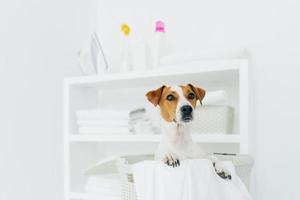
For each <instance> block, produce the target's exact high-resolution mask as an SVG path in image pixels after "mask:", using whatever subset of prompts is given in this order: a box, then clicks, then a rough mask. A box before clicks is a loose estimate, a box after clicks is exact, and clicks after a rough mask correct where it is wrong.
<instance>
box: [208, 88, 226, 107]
mask: <svg viewBox="0 0 300 200" xmlns="http://www.w3.org/2000/svg"><path fill="white" fill-rule="evenodd" d="M202 103H203V105H220V104H222V105H226V104H228V97H227V93H226V91H224V90H216V91H210V92H207V93H206V94H205V97H204V99H203V101H202Z"/></svg>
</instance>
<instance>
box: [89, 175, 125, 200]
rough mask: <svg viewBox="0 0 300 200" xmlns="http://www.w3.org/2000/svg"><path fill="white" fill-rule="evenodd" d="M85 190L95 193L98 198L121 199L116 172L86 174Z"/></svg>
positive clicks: (120, 187)
mask: <svg viewBox="0 0 300 200" xmlns="http://www.w3.org/2000/svg"><path fill="white" fill-rule="evenodd" d="M85 191H86V193H89V194H94V195H95V194H96V195H97V196H98V197H100V196H101V197H102V198H100V199H106V198H108V199H110V198H116V199H121V191H122V185H121V180H120V176H119V175H118V174H101V175H92V176H88V178H87V182H86V185H85Z"/></svg>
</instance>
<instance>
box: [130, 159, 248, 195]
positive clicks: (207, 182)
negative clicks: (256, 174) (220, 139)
mask: <svg viewBox="0 0 300 200" xmlns="http://www.w3.org/2000/svg"><path fill="white" fill-rule="evenodd" d="M224 165H226V166H227V168H228V169H229V171H230V172H231V175H232V179H231V180H224V179H222V178H220V177H219V176H218V175H217V174H216V173H215V170H214V168H213V166H212V162H211V161H210V160H208V159H195V160H183V161H182V162H181V165H180V167H177V168H172V167H169V166H167V165H165V164H163V163H162V162H158V161H143V162H140V163H137V164H134V165H133V175H134V180H135V183H136V191H137V195H138V199H139V200H153V199H155V200H166V199H172V200H182V199H184V200H199V199H213V200H233V199H234V200H249V199H251V198H250V195H249V193H248V191H247V189H246V187H245V186H244V184H243V183H242V181H241V180H240V178H239V177H238V176H237V175H236V173H235V170H234V166H233V164H232V163H231V162H224Z"/></svg>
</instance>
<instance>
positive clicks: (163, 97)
mask: <svg viewBox="0 0 300 200" xmlns="http://www.w3.org/2000/svg"><path fill="white" fill-rule="evenodd" d="M146 97H147V99H148V100H149V101H150V102H151V103H152V104H153V105H154V106H159V109H160V114H161V118H162V120H161V121H162V127H161V128H162V139H161V142H160V144H159V146H158V148H157V150H156V153H155V159H156V160H161V161H163V162H164V163H166V164H167V165H168V166H172V167H178V166H180V160H183V159H187V158H208V159H210V160H211V161H212V164H213V166H214V168H215V171H216V173H217V174H218V175H219V176H220V177H221V178H223V179H231V175H230V174H229V172H228V170H227V169H226V168H225V167H224V166H223V165H222V163H221V162H220V161H219V160H218V159H217V158H216V157H214V156H212V155H208V154H207V153H205V152H204V151H203V150H202V149H201V148H200V147H199V145H198V144H196V143H195V142H194V141H193V140H192V137H191V134H190V127H191V123H192V121H193V119H194V110H195V108H196V106H197V102H198V101H199V102H200V105H202V100H203V98H204V97H205V90H204V89H202V88H200V87H195V86H193V85H192V84H187V85H180V86H172V87H170V86H165V85H163V86H161V87H159V88H157V89H156V90H151V91H149V92H148V93H147V94H146Z"/></svg>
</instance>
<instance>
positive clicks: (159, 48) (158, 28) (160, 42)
mask: <svg viewBox="0 0 300 200" xmlns="http://www.w3.org/2000/svg"><path fill="white" fill-rule="evenodd" d="M164 43H165V25H164V23H163V22H162V21H157V22H156V24H155V38H154V42H153V49H152V59H153V60H152V65H153V69H157V68H158V67H159V65H160V58H161V56H162V54H163V50H164V47H163V46H164Z"/></svg>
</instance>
